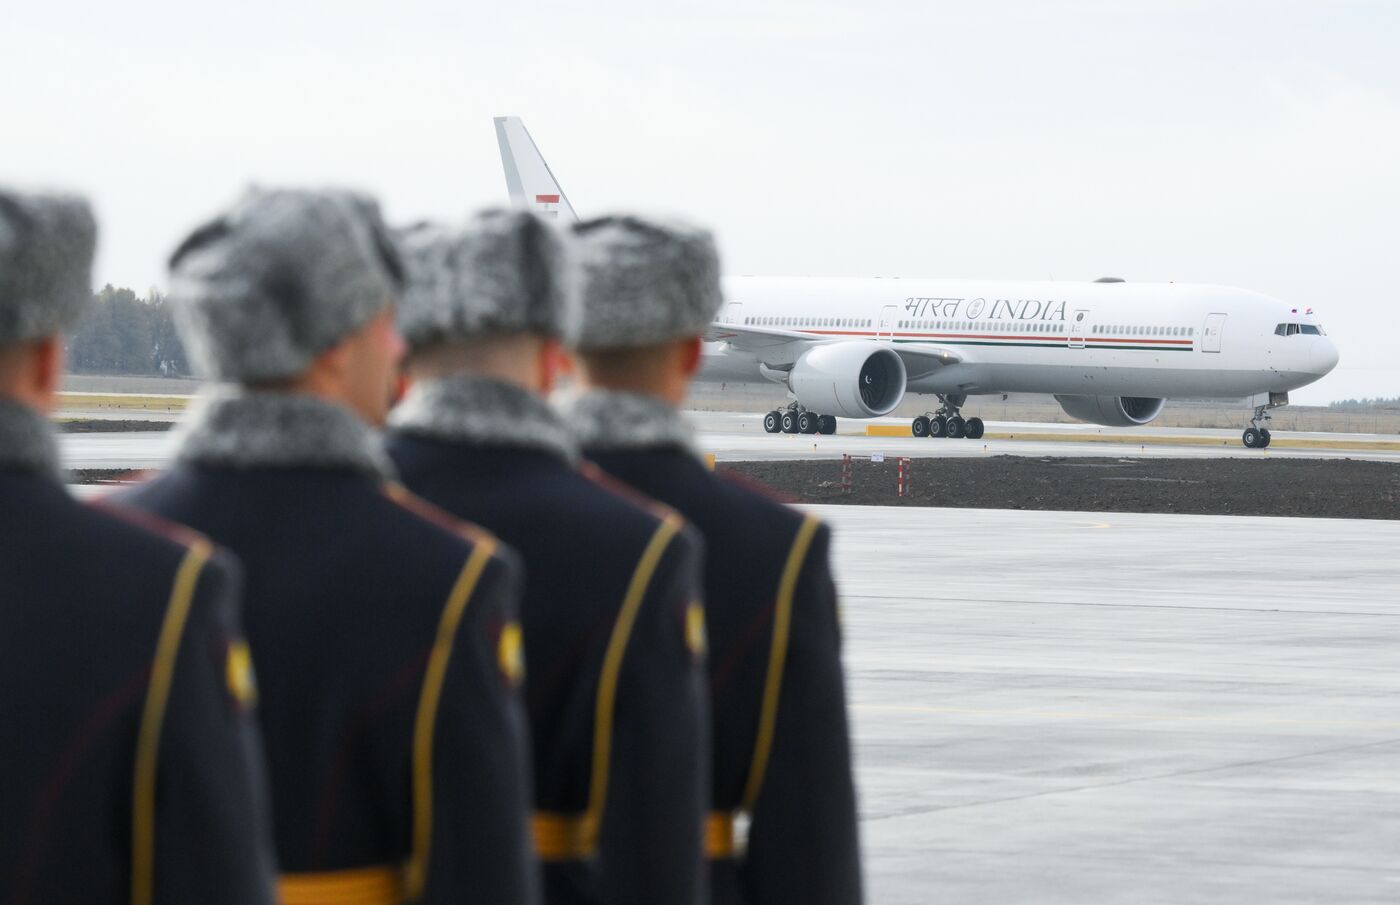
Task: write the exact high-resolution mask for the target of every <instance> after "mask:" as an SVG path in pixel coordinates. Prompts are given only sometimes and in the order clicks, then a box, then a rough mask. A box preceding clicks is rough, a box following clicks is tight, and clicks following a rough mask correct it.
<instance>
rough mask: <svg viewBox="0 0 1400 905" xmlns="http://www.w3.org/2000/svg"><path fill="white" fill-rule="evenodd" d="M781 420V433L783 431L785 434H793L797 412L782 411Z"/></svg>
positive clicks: (795, 429) (795, 428)
mask: <svg viewBox="0 0 1400 905" xmlns="http://www.w3.org/2000/svg"><path fill="white" fill-rule="evenodd" d="M782 422H783V423H782V427H783V433H785V434H795V433H797V413H796V412H783V417H782Z"/></svg>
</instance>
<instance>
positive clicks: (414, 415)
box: [389, 374, 578, 463]
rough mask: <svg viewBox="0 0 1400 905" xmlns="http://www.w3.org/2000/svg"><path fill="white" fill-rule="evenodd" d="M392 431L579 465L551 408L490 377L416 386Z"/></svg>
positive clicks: (464, 377)
mask: <svg viewBox="0 0 1400 905" xmlns="http://www.w3.org/2000/svg"><path fill="white" fill-rule="evenodd" d="M389 425H390V427H392V428H394V430H396V431H400V432H402V433H405V434H410V435H414V436H420V437H429V438H431V439H434V440H445V441H448V442H450V443H464V444H468V445H472V446H493V447H514V448H522V449H531V450H536V451H540V452H545V453H548V454H550V455H553V456H557V457H558V458H560V459H563V460H564V461H566V462H569V463H574V462H576V461H578V445H577V444H576V442H575V441H574V438H573V437H571V436H570V435H569V430H568V427H567V426H566V425H565V423H564V420H563V419H562V418H560V417H559V415H558V413H556V412H555V411H554V410H553V409H552V408H550V407H549V404H548V403H547V402H545V401H544V400H543V399H541V398H540V397H539V396H538V395H536V394H535V393H532V392H530V391H529V390H527V389H525V388H524V387H521V386H517V385H515V384H512V383H506V382H504V381H500V380H493V379H491V378H489V377H477V376H474V375H466V374H461V375H457V376H453V377H443V378H439V379H436V380H425V381H422V382H420V383H416V384H414V385H413V388H412V389H410V390H409V391H408V395H407V396H405V397H404V400H403V402H401V403H399V406H398V408H396V409H394V412H393V414H392V415H390V416H389Z"/></svg>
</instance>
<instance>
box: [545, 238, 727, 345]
mask: <svg viewBox="0 0 1400 905" xmlns="http://www.w3.org/2000/svg"><path fill="white" fill-rule="evenodd" d="M573 235H574V239H575V242H574V249H573V251H574V254H575V256H576V258H577V262H578V279H579V296H580V298H581V299H582V303H583V326H582V329H581V330H580V335H579V339H578V342H577V343H576V345H577V347H578V348H579V349H582V350H584V351H594V350H607V349H625V348H637V347H639V346H648V345H652V344H655V343H660V342H665V341H667V340H672V339H680V338H682V337H686V336H695V335H698V334H701V333H704V332H705V329H706V328H707V327H708V326H709V325H710V322H711V321H712V320H714V317H715V315H716V314H718V313H719V309H720V305H721V304H722V303H723V298H722V297H721V295H720V285H719V253H718V252H717V251H716V250H715V241H714V237H713V236H711V235H710V233H709V231H708V230H704V229H700V228H698V227H694V226H689V225H686V224H681V223H673V222H668V223H662V222H659V221H653V220H646V219H643V218H641V217H635V216H627V215H621V216H611V217H600V218H598V219H595V220H585V221H583V222H582V223H577V224H575V225H574V228H573Z"/></svg>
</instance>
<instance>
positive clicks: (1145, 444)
mask: <svg viewBox="0 0 1400 905" xmlns="http://www.w3.org/2000/svg"><path fill="white" fill-rule="evenodd" d="M117 414H120V415H121V417H122V418H123V419H130V418H132V417H141V418H143V419H148V420H174V419H176V418H178V417H179V416H180V413H179V412H178V411H172V412H151V413H149V414H145V413H142V414H139V415H135V414H134V413H133V412H131V411H129V410H122V411H120V412H112V411H110V410H98V409H91V410H82V409H74V410H72V411H68V412H65V417H81V418H102V417H109V418H110V417H116V416H117ZM690 417H691V419H692V421H693V423H694V424H695V425H696V428H697V440H698V443H699V445H700V447H701V449H702V450H703V451H704V452H707V453H713V454H714V455H715V457H716V459H717V460H718V461H721V462H727V461H734V462H737V461H761V460H783V459H811V458H818V459H839V458H841V456H842V455H843V454H844V455H851V456H854V457H857V458H869V457H871V456H879V457H883V456H889V457H895V456H906V457H909V458H929V457H935V456H937V457H943V456H963V457H968V456H987V455H1013V456H1126V457H1131V456H1149V457H1158V458H1219V457H1223V456H1228V457H1264V456H1298V457H1305V458H1320V459H1329V458H1353V459H1372V460H1377V461H1390V462H1400V437H1395V436H1391V435H1384V434H1376V435H1372V434H1303V433H1293V432H1289V433H1287V434H1284V433H1282V432H1280V433H1276V434H1275V438H1276V440H1275V443H1276V445H1275V446H1272V447H1270V448H1269V449H1267V450H1253V449H1245V448H1244V446H1243V445H1241V444H1240V442H1239V434H1238V433H1237V432H1230V431H1212V430H1196V429H1185V428H1154V427H1150V426H1149V427H1143V428H1133V429H1125V428H1111V429H1105V428H1100V427H1096V426H1094V425H1077V424H1075V425H1066V424H1030V423H1022V422H988V424H987V430H988V433H989V434H992V433H995V434H996V435H997V436H998V438H992V437H989V438H987V439H984V440H966V439H961V440H950V439H946V438H945V439H938V440H933V439H929V438H915V437H888V436H868V435H867V434H866V433H865V430H866V423H865V422H854V421H844V422H842V430H841V432H839V433H837V434H835V435H832V436H819V435H818V436H809V435H804V434H767V433H764V431H763V423H762V415H761V414H755V413H739V412H692V413H690ZM873 423H874V424H877V425H883V426H892V425H899V424H904V423H905V422H903V421H894V420H891V419H878V420H876V421H875V422H873ZM1018 435H1019V436H1020V437H1022V438H1024V437H1027V436H1029V437H1032V438H1033V439H1014V438H1015V437H1016V436H1018ZM1125 435H1126V436H1129V437H1130V439H1128V440H1126V441H1116V440H1114V438H1117V437H1121V436H1125ZM1003 436H1005V437H1007V438H1001V437H1003ZM1299 441H1306V442H1307V445H1306V446H1302V447H1296V448H1295V447H1290V446H1287V445H1285V444H1287V443H1289V442H1299ZM62 443H63V453H64V457H65V462H66V464H67V466H68V467H69V468H74V469H95V468H102V469H147V468H157V467H160V466H161V465H162V464H164V463H165V462H166V461H168V459H169V448H170V435H169V434H167V433H165V432H162V431H133V432H126V433H94V434H67V435H65V436H64V437H63V438H62ZM1378 447H1379V448H1378ZM1386 447H1388V448H1386Z"/></svg>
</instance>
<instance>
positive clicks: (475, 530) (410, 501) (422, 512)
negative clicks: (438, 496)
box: [380, 481, 496, 544]
mask: <svg viewBox="0 0 1400 905" xmlns="http://www.w3.org/2000/svg"><path fill="white" fill-rule="evenodd" d="M380 489H381V491H382V492H383V493H384V496H385V497H387V498H388V499H389V500H391V501H393V502H394V503H397V504H398V505H399V506H401V507H402V508H404V509H406V510H408V511H409V512H411V513H413V514H414V515H416V516H418V517H419V518H421V519H426V520H427V521H430V522H432V523H433V524H435V525H437V526H438V527H440V528H443V529H445V530H447V531H451V532H452V533H453V534H456V535H458V536H459V537H465V538H466V539H467V540H469V541H471V542H472V543H475V544H495V543H496V536H495V535H494V534H492V533H491V532H490V531H487V530H486V529H485V528H483V527H481V526H480V525H475V524H472V523H471V522H468V521H463V520H462V519H459V518H457V517H456V516H455V515H453V514H452V513H450V512H448V511H447V510H445V509H442V508H440V507H438V506H435V505H433V504H432V503H430V502H428V501H427V500H425V499H423V498H422V497H420V496H418V495H417V494H415V493H414V492H413V491H411V490H409V489H408V488H407V487H405V486H403V485H402V484H399V483H398V482H396V481H388V482H385V483H384V484H382V485H380Z"/></svg>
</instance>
